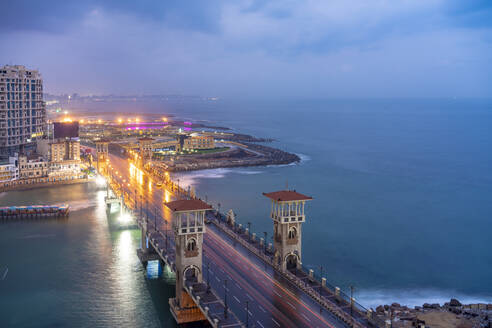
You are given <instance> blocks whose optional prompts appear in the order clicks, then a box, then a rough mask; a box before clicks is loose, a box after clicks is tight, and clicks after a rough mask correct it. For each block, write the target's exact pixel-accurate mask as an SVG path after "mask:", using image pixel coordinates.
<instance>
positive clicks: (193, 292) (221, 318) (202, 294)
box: [137, 218, 243, 328]
mask: <svg viewBox="0 0 492 328" xmlns="http://www.w3.org/2000/svg"><path fill="white" fill-rule="evenodd" d="M137 224H138V226H139V227H140V228H145V226H146V229H147V233H146V235H147V238H148V241H149V246H150V247H152V249H153V250H154V252H150V253H145V252H143V251H142V249H139V250H137V255H138V256H139V258H140V259H141V260H142V259H144V260H145V259H148V260H149V259H160V260H162V261H163V262H164V263H166V265H168V266H169V268H171V270H172V271H173V272H176V265H175V258H176V255H175V248H174V241H173V239H172V237H171V231H164V232H163V231H162V230H160V229H159V227H157V229H156V227H155V226H154V222H152V220H144V219H142V218H138V219H137ZM183 287H184V289H185V290H186V291H187V292H188V294H189V295H190V296H191V297H192V299H193V301H194V302H195V303H196V305H197V306H198V308H199V309H200V310H201V312H202V313H203V315H204V316H205V317H206V318H207V320H208V321H209V322H210V324H211V325H212V326H213V327H217V328H219V327H220V328H226V327H243V324H242V322H241V321H240V320H239V319H238V318H237V317H236V316H235V315H234V313H232V312H231V310H230V309H228V310H227V311H226V310H225V309H226V307H225V304H224V302H223V301H222V300H221V299H220V298H219V297H218V296H217V294H216V293H215V292H214V290H213V289H212V288H210V287H207V284H205V283H199V282H198V281H196V279H195V280H193V279H188V280H186V281H185V286H183ZM226 312H227V315H226V314H225V313H226Z"/></svg>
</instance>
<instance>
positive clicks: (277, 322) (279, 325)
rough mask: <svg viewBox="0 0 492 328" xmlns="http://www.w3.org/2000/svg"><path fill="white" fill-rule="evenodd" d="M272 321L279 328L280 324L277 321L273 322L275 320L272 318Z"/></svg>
mask: <svg viewBox="0 0 492 328" xmlns="http://www.w3.org/2000/svg"><path fill="white" fill-rule="evenodd" d="M272 321H273V322H274V323H275V324H276V325H277V326H279V327H280V324H279V323H278V322H277V320H275V319H273V318H272Z"/></svg>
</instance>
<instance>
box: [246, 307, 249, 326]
mask: <svg viewBox="0 0 492 328" xmlns="http://www.w3.org/2000/svg"><path fill="white" fill-rule="evenodd" d="M248 327H249V302H248V301H246V328H248Z"/></svg>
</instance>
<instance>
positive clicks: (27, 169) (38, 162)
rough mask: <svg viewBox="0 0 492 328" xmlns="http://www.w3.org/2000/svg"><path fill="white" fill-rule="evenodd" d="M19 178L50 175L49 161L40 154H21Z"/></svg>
mask: <svg viewBox="0 0 492 328" xmlns="http://www.w3.org/2000/svg"><path fill="white" fill-rule="evenodd" d="M18 163H19V179H29V178H41V177H46V176H48V171H49V162H48V161H47V160H46V159H45V158H43V157H41V156H38V155H19V161H18Z"/></svg>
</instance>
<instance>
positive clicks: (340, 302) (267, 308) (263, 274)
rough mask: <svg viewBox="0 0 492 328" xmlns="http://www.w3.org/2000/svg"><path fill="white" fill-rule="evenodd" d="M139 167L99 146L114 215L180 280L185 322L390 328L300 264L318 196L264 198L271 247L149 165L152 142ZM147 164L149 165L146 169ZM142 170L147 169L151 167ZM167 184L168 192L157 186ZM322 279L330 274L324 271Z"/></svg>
mask: <svg viewBox="0 0 492 328" xmlns="http://www.w3.org/2000/svg"><path fill="white" fill-rule="evenodd" d="M140 144H141V145H140V154H132V155H134V156H132V158H131V159H127V158H121V157H118V156H115V155H110V154H109V153H108V146H107V145H108V141H104V140H101V141H99V142H96V150H97V158H96V160H97V166H98V170H99V172H100V173H101V174H103V175H104V176H105V177H106V179H107V186H108V190H107V196H106V203H107V205H108V208H110V207H111V206H112V205H113V204H118V205H117V206H119V208H120V210H121V211H122V215H123V212H126V213H128V214H130V213H131V215H132V216H133V217H135V220H136V223H137V225H138V227H139V229H141V232H142V238H141V247H140V249H138V250H137V255H138V257H139V259H140V260H141V262H142V263H143V265H144V266H146V265H147V263H148V262H149V261H159V262H160V263H161V265H163V266H166V267H167V268H169V269H170V270H171V271H172V272H173V273H174V274H175V275H176V297H174V298H171V299H169V306H170V311H171V313H172V315H173V317H174V318H175V319H176V322H177V323H178V324H187V323H193V322H200V321H208V323H209V324H210V325H211V326H212V327H224V328H225V327H262V328H266V327H274V328H278V327H332V328H334V327H357V328H358V327H382V326H385V324H386V325H387V323H385V322H380V321H378V318H377V317H376V316H375V315H373V313H372V311H371V310H368V309H365V308H364V307H363V306H362V305H360V304H359V303H357V302H356V300H355V299H354V298H353V297H349V296H348V295H346V294H345V293H343V292H342V291H341V290H340V288H338V287H335V286H332V285H330V284H329V283H328V282H327V281H326V279H325V278H324V277H321V276H318V275H316V274H315V273H314V271H313V270H312V269H306V268H305V267H304V266H303V264H302V247H301V238H302V224H303V223H305V222H306V216H305V212H304V209H305V205H306V203H307V202H308V201H310V200H311V199H312V198H311V197H309V196H305V195H303V194H301V193H298V192H296V191H294V190H282V191H277V192H271V193H264V196H265V197H266V198H267V199H269V200H270V202H271V211H270V217H271V219H272V222H273V231H274V236H273V245H272V244H271V243H268V242H267V238H266V237H267V236H266V234H265V236H264V237H265V238H258V236H257V235H256V234H255V233H254V232H252V231H250V227H249V226H248V227H244V226H242V225H241V224H239V223H238V222H236V218H235V215H234V213H233V212H232V210H231V211H229V212H228V213H227V215H224V214H223V213H221V212H220V208H218V209H214V208H213V207H212V206H211V205H209V204H207V203H206V202H205V201H203V200H201V199H199V198H198V197H197V196H196V195H195V194H194V192H193V191H192V190H189V189H187V190H185V189H184V188H183V187H180V186H179V180H178V181H177V183H176V182H175V181H172V180H171V179H170V178H169V175H168V174H167V173H166V172H165V171H164V170H161V169H160V168H159V167H158V166H152V165H149V162H150V161H147V162H146V161H145V159H146V157H147V159H148V158H149V157H148V155H147V156H146V154H148V144H149V140H148V139H145V138H144V139H141V140H140ZM144 163H146V164H147V165H143V164H144ZM144 167H145V168H146V169H144ZM156 186H159V187H161V188H157V187H156ZM321 274H322V272H321Z"/></svg>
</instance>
